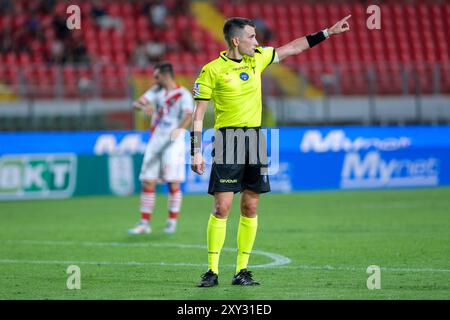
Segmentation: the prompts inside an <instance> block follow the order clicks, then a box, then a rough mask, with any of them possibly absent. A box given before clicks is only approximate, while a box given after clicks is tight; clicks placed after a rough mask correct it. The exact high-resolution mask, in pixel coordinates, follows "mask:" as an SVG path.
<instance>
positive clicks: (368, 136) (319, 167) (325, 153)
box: [0, 126, 450, 193]
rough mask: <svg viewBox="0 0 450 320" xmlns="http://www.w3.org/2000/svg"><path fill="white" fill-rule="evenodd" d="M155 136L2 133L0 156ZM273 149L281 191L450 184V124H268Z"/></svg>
mask: <svg viewBox="0 0 450 320" xmlns="http://www.w3.org/2000/svg"><path fill="white" fill-rule="evenodd" d="M211 133H212V131H208V132H205V135H204V136H205V137H211ZM148 139H149V133H148V132H139V131H120V132H118V131H111V132H76V133H32V132H31V133H1V134H0V157H1V156H4V155H11V154H57V153H73V154H76V155H113V154H142V153H143V152H144V151H145V146H146V143H147V141H148ZM186 139H187V140H186V143H187V144H188V137H187V136H186ZM207 140H209V139H207ZM204 143H205V146H207V145H208V143H210V141H205V142H204ZM188 149H189V148H187V150H188ZM268 149H269V154H270V155H271V157H270V159H271V169H272V171H271V173H272V174H271V176H270V180H271V185H272V190H273V191H275V192H290V191H296V190H324V189H361V188H393V187H435V186H444V185H450V126H436V127H425V126H415V127H318V128H291V127H289V128H278V129H268ZM277 154H278V157H276V155H277ZM186 157H187V158H188V157H189V155H188V153H187V155H186ZM0 159H1V158H0ZM209 168H210V166H207V168H206V169H207V172H206V173H205V174H204V175H203V176H198V175H196V174H194V173H193V172H192V171H190V170H189V169H188V175H187V181H186V183H185V184H184V190H185V191H186V192H191V193H197V192H206V189H207V185H208V180H209ZM0 169H1V167H0ZM105 170H107V169H105ZM0 174H1V171H0ZM0 183H1V179H0Z"/></svg>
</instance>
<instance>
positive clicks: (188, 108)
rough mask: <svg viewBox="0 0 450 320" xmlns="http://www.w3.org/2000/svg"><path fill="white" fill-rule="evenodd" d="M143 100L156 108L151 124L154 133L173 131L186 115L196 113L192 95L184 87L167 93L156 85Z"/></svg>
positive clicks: (145, 94)
mask: <svg viewBox="0 0 450 320" xmlns="http://www.w3.org/2000/svg"><path fill="white" fill-rule="evenodd" d="M142 98H143V99H145V100H146V101H145V102H147V103H150V104H152V105H153V107H154V108H155V110H154V113H153V116H152V123H151V129H152V131H153V130H155V129H156V128H158V129H159V130H164V131H165V130H168V131H172V130H174V129H176V128H177V127H178V126H179V125H180V122H181V121H182V120H183V118H184V116H185V114H186V113H192V112H193V111H194V99H193V98H192V94H191V92H190V91H189V90H187V89H186V88H184V87H182V86H177V88H175V89H174V90H171V91H167V90H166V89H164V88H162V87H159V86H158V85H155V86H153V87H151V88H150V89H149V90H147V91H146V92H145V93H144V94H143V96H142Z"/></svg>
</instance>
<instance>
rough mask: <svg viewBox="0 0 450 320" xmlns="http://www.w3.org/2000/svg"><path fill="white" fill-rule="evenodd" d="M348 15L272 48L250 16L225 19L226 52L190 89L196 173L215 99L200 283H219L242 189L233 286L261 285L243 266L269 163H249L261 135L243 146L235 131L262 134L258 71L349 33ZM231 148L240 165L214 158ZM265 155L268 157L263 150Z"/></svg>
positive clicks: (267, 187) (267, 188) (200, 166)
mask: <svg viewBox="0 0 450 320" xmlns="http://www.w3.org/2000/svg"><path fill="white" fill-rule="evenodd" d="M349 18H350V16H347V17H345V18H344V19H342V20H340V21H338V22H337V23H336V24H335V25H333V26H332V27H331V28H328V29H324V30H322V31H319V32H317V33H315V34H310V35H307V36H305V37H301V38H298V39H295V40H294V41H292V42H289V43H287V44H286V45H284V46H282V47H279V48H276V49H275V48H273V47H261V46H259V45H258V41H257V40H256V33H255V25H254V23H253V22H252V21H251V20H249V19H245V18H238V17H234V18H230V19H228V20H227V21H226V22H225V25H224V27H223V33H224V37H225V40H226V42H227V44H228V50H227V51H222V52H220V56H219V57H218V58H217V59H215V60H213V61H211V62H209V63H208V64H206V65H205V66H204V67H203V69H202V70H201V72H200V75H199V76H198V79H197V80H196V82H195V84H194V89H193V92H194V99H195V100H196V106H195V110H194V115H193V123H192V128H191V169H192V170H193V171H194V172H196V173H198V174H203V173H204V168H205V161H204V159H203V156H202V149H201V141H202V139H201V137H202V129H203V118H204V114H205V112H206V109H207V106H208V101H209V100H211V99H212V100H213V101H214V113H215V114H214V116H215V124H214V128H215V129H216V135H215V141H214V149H213V150H214V153H215V155H214V160H213V164H212V168H211V176H210V181H209V189H208V193H209V194H211V195H213V196H214V208H213V213H212V214H211V215H210V217H209V222H208V227H207V248H208V269H209V270H208V271H207V272H206V273H204V274H203V275H202V276H201V279H200V282H199V284H198V286H199V287H212V286H215V285H217V284H218V274H219V256H220V252H221V249H222V246H223V243H224V240H225V234H226V225H227V217H228V213H229V211H230V208H231V205H232V201H233V196H234V193H237V192H241V203H240V209H241V216H240V222H239V227H238V233H237V245H238V253H237V264H236V273H235V275H234V277H233V279H232V284H233V285H244V286H247V285H258V284H259V282H257V281H255V280H254V279H253V276H252V273H251V272H250V271H249V270H248V269H247V265H248V260H249V256H250V253H251V251H252V248H253V243H254V241H255V237H256V230H257V225H258V222H257V208H258V202H259V194H261V193H265V192H269V191H270V185H269V179H268V176H267V170H264V169H267V162H265V163H264V161H263V160H264V159H259V157H258V159H256V162H255V161H254V162H253V163H251V162H250V161H249V159H251V158H252V157H253V158H254V157H255V153H254V152H252V151H251V150H250V148H252V147H255V146H254V145H255V144H256V145H257V148H258V150H259V148H266V147H265V141H264V139H263V138H257V140H256V142H255V141H253V143H249V141H247V140H246V141H245V143H244V144H241V147H239V143H238V142H236V143H235V141H236V140H239V135H241V136H242V135H244V136H245V137H244V138H245V139H247V138H248V137H250V136H251V135H252V134H251V131H255V132H256V133H257V134H256V137H260V135H259V131H260V126H261V105H262V103H261V73H262V72H263V71H264V69H265V68H266V67H268V66H269V65H270V64H272V63H278V62H280V61H282V60H283V59H285V58H287V57H289V56H292V55H296V54H299V53H301V52H303V51H305V50H307V49H309V48H312V47H314V46H315V45H317V44H319V43H321V42H322V41H324V40H326V39H327V38H329V37H331V36H334V35H337V34H340V33H344V32H346V31H348V30H349V29H350V26H349V24H348V22H347V20H348V19H349ZM230 130H232V131H235V135H234V136H233V134H232V135H230V136H229V135H228V133H229V131H230ZM238 131H239V133H238ZM248 132H250V133H249V134H248ZM253 136H255V135H253ZM229 137H231V139H230V138H229ZM234 137H237V138H238V139H235V138H234ZM217 141H220V143H218V142H217ZM216 142H217V143H216ZM230 150H231V152H232V151H233V150H234V151H235V152H236V154H237V156H238V157H240V156H242V158H243V159H245V161H244V163H240V162H238V160H237V158H236V159H231V163H230V161H228V160H229V159H227V161H221V162H218V161H217V159H218V158H217V155H218V154H220V155H221V156H222V160H223V156H226V153H227V152H230ZM265 153H266V154H265V155H266V156H267V150H265ZM262 158H264V157H262ZM254 160H255V159H254Z"/></svg>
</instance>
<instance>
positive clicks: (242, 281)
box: [231, 269, 259, 286]
mask: <svg viewBox="0 0 450 320" xmlns="http://www.w3.org/2000/svg"><path fill="white" fill-rule="evenodd" d="M231 284H233V285H240V286H257V285H259V282H258V281H255V280H253V278H252V272H251V271H248V270H247V269H242V270H241V271H239V273H238V274H236V275H235V276H234V277H233V281H231Z"/></svg>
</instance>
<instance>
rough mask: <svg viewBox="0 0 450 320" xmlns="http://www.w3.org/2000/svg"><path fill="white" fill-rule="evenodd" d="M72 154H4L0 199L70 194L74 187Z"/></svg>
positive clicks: (1, 167) (74, 177)
mask: <svg viewBox="0 0 450 320" xmlns="http://www.w3.org/2000/svg"><path fill="white" fill-rule="evenodd" d="M76 161H77V158H76V156H75V155H74V154H55V155H17V156H13V155H6V156H3V157H1V158H0V199H35V198H65V197H70V196H71V195H72V194H73V191H74V189H75V182H76V168H77V163H76Z"/></svg>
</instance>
